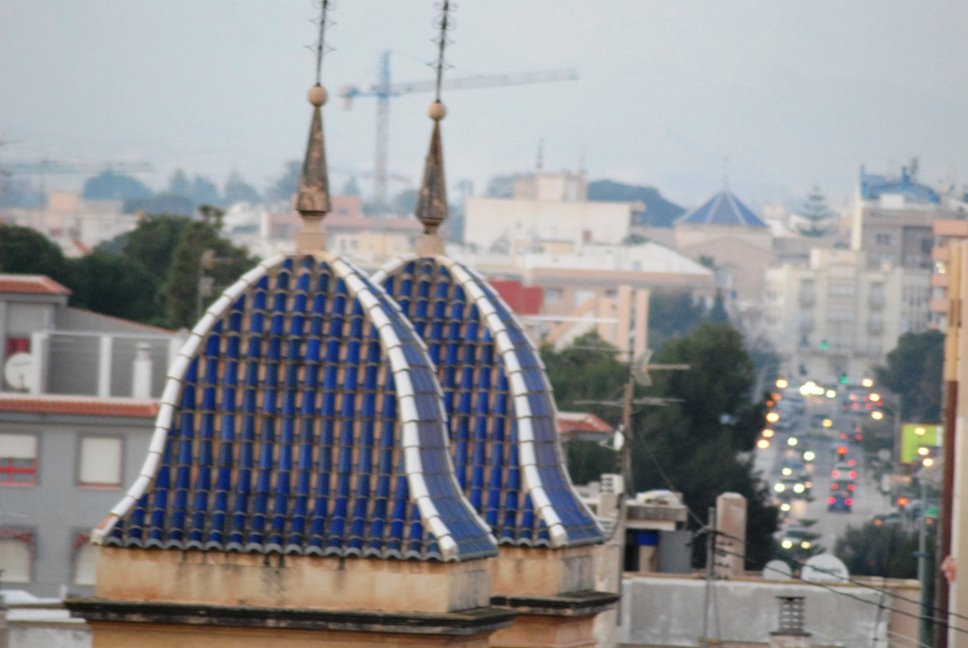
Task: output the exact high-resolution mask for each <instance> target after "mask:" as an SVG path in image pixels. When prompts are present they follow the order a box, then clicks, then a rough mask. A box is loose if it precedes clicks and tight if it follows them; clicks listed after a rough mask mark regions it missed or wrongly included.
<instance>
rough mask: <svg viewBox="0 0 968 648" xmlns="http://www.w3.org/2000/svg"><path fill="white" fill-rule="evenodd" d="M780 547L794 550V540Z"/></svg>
mask: <svg viewBox="0 0 968 648" xmlns="http://www.w3.org/2000/svg"><path fill="white" fill-rule="evenodd" d="M780 546H781V547H783V548H784V549H793V540H784V541H783V542H781V543H780Z"/></svg>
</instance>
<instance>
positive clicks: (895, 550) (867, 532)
mask: <svg viewBox="0 0 968 648" xmlns="http://www.w3.org/2000/svg"><path fill="white" fill-rule="evenodd" d="M928 546H929V547H931V548H932V549H933V546H934V542H930V543H928ZM917 550H918V534H917V533H916V532H914V531H905V530H904V529H903V528H901V525H900V524H887V523H883V524H875V523H873V522H868V523H866V524H864V525H863V526H849V527H847V530H846V531H844V533H843V535H841V536H840V537H839V538H837V543H836V544H835V545H834V555H835V556H837V557H838V558H840V559H841V560H842V561H843V562H844V565H845V566H846V567H847V571H848V572H850V574H851V575H858V576H885V577H890V578H914V577H915V575H916V574H917V572H918V562H917V558H916V557H915V555H916V553H917Z"/></svg>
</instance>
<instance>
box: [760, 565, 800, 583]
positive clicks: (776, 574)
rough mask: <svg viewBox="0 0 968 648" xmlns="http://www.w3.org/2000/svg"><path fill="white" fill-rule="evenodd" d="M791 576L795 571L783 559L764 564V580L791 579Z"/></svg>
mask: <svg viewBox="0 0 968 648" xmlns="http://www.w3.org/2000/svg"><path fill="white" fill-rule="evenodd" d="M791 578H793V571H792V570H791V569H790V565H788V564H786V562H785V561H783V560H771V561H770V562H768V563H766V564H765V565H763V579H764V580H790V579H791Z"/></svg>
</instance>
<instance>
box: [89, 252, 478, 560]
mask: <svg viewBox="0 0 968 648" xmlns="http://www.w3.org/2000/svg"><path fill="white" fill-rule="evenodd" d="M440 395H441V391H440V387H439V385H438V383H437V378H436V376H435V370H434V368H433V367H432V366H431V364H430V362H429V360H428V357H427V354H426V351H425V349H424V345H423V343H422V342H421V341H420V339H419V338H418V337H417V336H416V334H415V332H414V330H413V327H412V326H411V325H410V323H409V322H407V320H406V319H405V318H403V317H402V315H401V313H400V311H399V309H398V308H397V307H396V305H395V304H393V303H392V301H391V300H390V299H388V297H387V296H386V294H385V293H384V292H383V291H382V290H381V289H379V288H377V287H375V286H374V285H373V283H371V281H370V280H369V279H368V278H367V277H366V276H365V275H363V274H362V273H361V272H360V271H359V270H358V269H356V268H355V267H353V266H352V265H351V264H349V263H347V262H346V261H343V260H341V259H339V258H334V257H332V256H330V255H328V254H325V253H320V252H317V253H315V254H296V255H292V256H288V257H277V258H275V259H272V260H269V261H266V262H263V263H261V264H260V265H259V266H257V267H256V268H254V269H253V270H251V271H250V272H248V273H247V274H245V275H244V276H243V277H242V278H241V279H239V280H238V281H237V282H236V283H235V284H234V285H232V286H231V287H229V288H228V289H227V290H226V291H225V292H224V293H223V294H222V296H221V297H220V298H219V299H218V300H217V301H216V302H215V303H214V304H213V305H212V306H211V307H210V308H209V309H208V311H207V312H206V313H205V315H204V316H203V317H202V318H201V320H200V321H199V322H198V324H197V325H196V326H195V328H194V330H193V331H192V332H191V336H190V338H189V340H188V341H187V342H186V344H185V346H184V347H183V348H182V350H181V352H180V355H179V357H178V359H177V361H176V362H175V363H174V364H173V367H172V370H171V372H170V374H169V378H168V382H167V385H166V388H165V391H164V395H163V397H162V404H161V408H160V411H159V414H158V418H157V421H156V427H155V431H154V436H153V438H152V441H151V447H150V452H149V455H148V458H147V460H146V461H145V464H144V467H143V468H142V470H141V473H140V476H139V477H138V479H137V481H136V482H135V483H134V485H133V486H132V487H131V489H130V491H129V492H128V493H127V494H126V495H125V496H124V498H123V499H122V501H121V502H119V503H118V505H117V506H115V507H114V509H113V510H112V511H111V513H110V515H109V516H108V517H107V518H106V519H105V520H104V522H102V523H101V525H100V526H99V527H98V529H97V530H96V531H95V542H98V543H100V544H104V545H109V546H120V547H143V548H148V547H157V548H161V549H183V550H184V549H198V550H206V551H236V552H258V553H270V552H277V553H285V554H303V555H319V556H330V555H331V556H373V557H379V558H405V559H418V560H467V559H473V558H481V557H486V556H493V555H495V553H496V547H495V544H494V539H493V537H492V536H491V534H490V533H489V530H488V528H487V527H486V526H485V524H484V523H483V522H482V520H481V519H480V517H479V516H478V515H477V514H476V513H475V512H474V511H473V510H472V508H471V507H470V506H469V505H468V503H467V501H466V500H465V499H464V497H463V495H462V493H461V490H460V488H459V487H458V484H457V482H456V481H455V479H454V476H453V472H452V468H451V465H450V461H451V460H450V458H449V452H448V448H447V443H448V442H447V436H446V435H447V433H446V428H445V425H446V415H445V412H444V409H443V405H442V402H441V396H440Z"/></svg>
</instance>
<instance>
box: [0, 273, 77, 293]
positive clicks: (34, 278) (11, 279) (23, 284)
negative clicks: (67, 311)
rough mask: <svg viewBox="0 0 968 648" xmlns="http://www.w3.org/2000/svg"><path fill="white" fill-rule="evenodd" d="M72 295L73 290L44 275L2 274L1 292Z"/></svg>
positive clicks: (0, 279)
mask: <svg viewBox="0 0 968 648" xmlns="http://www.w3.org/2000/svg"><path fill="white" fill-rule="evenodd" d="M4 293H7V294H16V295H70V294H71V291H70V290H68V289H67V288H65V287H64V286H62V285H60V284H59V283H57V282H56V281H54V280H53V279H51V278H50V277H45V276H44V275H17V274H0V294H4Z"/></svg>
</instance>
